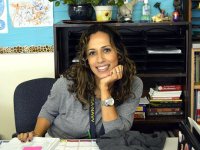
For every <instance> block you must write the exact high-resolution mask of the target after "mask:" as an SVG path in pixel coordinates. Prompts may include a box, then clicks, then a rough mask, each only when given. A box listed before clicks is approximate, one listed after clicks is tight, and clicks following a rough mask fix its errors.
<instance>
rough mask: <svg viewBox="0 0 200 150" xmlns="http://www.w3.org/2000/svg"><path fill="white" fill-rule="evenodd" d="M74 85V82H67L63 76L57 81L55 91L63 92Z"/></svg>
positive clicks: (54, 86)
mask: <svg viewBox="0 0 200 150" xmlns="http://www.w3.org/2000/svg"><path fill="white" fill-rule="evenodd" d="M71 84H72V81H70V80H67V79H66V78H65V77H63V76H61V77H60V78H58V79H57V80H56V82H55V83H54V85H53V88H54V89H58V90H60V91H62V90H63V89H65V90H66V89H68V86H69V85H71Z"/></svg>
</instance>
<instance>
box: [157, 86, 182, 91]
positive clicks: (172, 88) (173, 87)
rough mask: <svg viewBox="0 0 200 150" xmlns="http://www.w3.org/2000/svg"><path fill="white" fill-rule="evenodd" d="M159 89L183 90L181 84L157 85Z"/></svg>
mask: <svg viewBox="0 0 200 150" xmlns="http://www.w3.org/2000/svg"><path fill="white" fill-rule="evenodd" d="M156 89H157V90H158V91H180V90H182V86H181V85H159V86H157V87H156Z"/></svg>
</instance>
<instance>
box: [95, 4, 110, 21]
mask: <svg viewBox="0 0 200 150" xmlns="http://www.w3.org/2000/svg"><path fill="white" fill-rule="evenodd" d="M94 10H95V13H96V20H97V21H110V20H111V18H112V6H95V7H94Z"/></svg>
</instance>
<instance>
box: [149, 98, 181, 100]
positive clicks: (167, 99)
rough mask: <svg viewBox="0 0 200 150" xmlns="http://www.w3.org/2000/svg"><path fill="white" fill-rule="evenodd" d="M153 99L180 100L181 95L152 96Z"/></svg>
mask: <svg viewBox="0 0 200 150" xmlns="http://www.w3.org/2000/svg"><path fill="white" fill-rule="evenodd" d="M150 98H151V99H152V100H159V99H163V100H165V99H166V100H178V99H180V97H150Z"/></svg>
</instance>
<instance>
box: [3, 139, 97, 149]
mask: <svg viewBox="0 0 200 150" xmlns="http://www.w3.org/2000/svg"><path fill="white" fill-rule="evenodd" d="M0 150H99V147H98V145H97V144H96V140H95V139H69V140H60V139H59V138H47V137H34V138H33V140H32V141H31V142H26V143H22V142H21V141H20V140H18V139H17V138H13V139H11V140H10V141H9V142H8V143H4V144H2V145H1V146H0Z"/></svg>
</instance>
